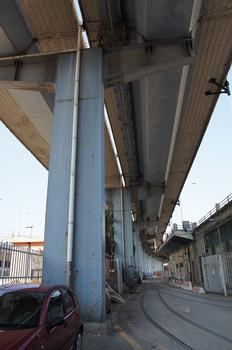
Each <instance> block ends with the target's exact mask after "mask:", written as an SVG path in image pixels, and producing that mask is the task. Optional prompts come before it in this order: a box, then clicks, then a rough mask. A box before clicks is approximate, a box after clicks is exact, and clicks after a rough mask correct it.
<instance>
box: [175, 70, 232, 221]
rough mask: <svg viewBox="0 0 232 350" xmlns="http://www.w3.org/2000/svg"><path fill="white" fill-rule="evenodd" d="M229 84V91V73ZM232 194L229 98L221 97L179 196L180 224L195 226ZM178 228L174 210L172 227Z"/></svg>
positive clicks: (231, 76)
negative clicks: (185, 223) (217, 204)
mask: <svg viewBox="0 0 232 350" xmlns="http://www.w3.org/2000/svg"><path fill="white" fill-rule="evenodd" d="M228 80H229V82H230V84H231V90H232V70H230V73H229V76H228ZM230 193H232V97H231V96H230V97H228V95H226V94H222V95H221V96H220V98H219V100H218V103H217V105H216V108H215V110H214V113H213V115H212V117H211V120H210V123H209V126H208V128H207V131H206V133H205V136H204V138H203V142H202V143H201V146H200V148H199V150H198V153H197V156H196V158H195V161H194V163H193V165H192V168H191V170H190V173H189V176H188V178H187V181H186V183H185V186H184V188H183V190H182V193H181V195H180V203H181V209H182V214H183V215H182V216H183V220H189V221H192V222H196V221H198V220H199V219H201V218H202V217H203V216H204V215H205V214H207V212H208V211H209V210H211V209H212V208H213V206H214V205H215V203H219V202H221V201H222V200H223V199H224V198H225V197H226V196H227V195H229V194H230ZM174 222H176V223H177V224H178V225H181V210H180V207H179V206H177V207H176V209H175V211H174V213H173V216H172V223H174Z"/></svg>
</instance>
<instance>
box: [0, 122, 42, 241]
mask: <svg viewBox="0 0 232 350" xmlns="http://www.w3.org/2000/svg"><path fill="white" fill-rule="evenodd" d="M0 164H1V171H0V198H1V200H0V233H1V234H12V233H13V232H15V235H18V233H19V232H20V231H21V233H22V232H23V233H24V234H26V235H30V231H31V230H30V229H25V226H30V225H33V229H32V230H33V234H34V235H35V236H41V235H43V232H44V217H45V206H46V192H47V178H48V172H47V170H46V169H45V168H44V167H43V166H42V165H41V164H40V163H39V162H38V161H37V160H36V159H35V158H34V157H33V156H32V154H31V153H30V152H29V151H28V150H27V149H26V148H25V147H24V146H23V145H22V144H21V143H20V142H19V141H18V140H17V139H16V138H15V137H14V136H13V134H12V133H11V132H10V131H9V130H8V129H7V128H6V127H5V126H4V125H3V124H2V123H0Z"/></svg>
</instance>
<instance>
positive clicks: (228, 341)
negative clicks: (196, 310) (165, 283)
mask: <svg viewBox="0 0 232 350" xmlns="http://www.w3.org/2000/svg"><path fill="white" fill-rule="evenodd" d="M157 291H158V295H159V298H160V300H161V302H162V303H163V305H164V306H165V307H166V308H167V309H168V310H169V311H170V312H171V313H173V314H174V315H175V316H177V317H179V318H180V319H182V320H184V321H186V322H188V323H190V324H191V325H193V326H194V327H197V328H199V329H200V330H202V331H204V332H207V333H208V334H211V335H213V336H215V337H217V338H220V339H222V340H224V341H226V342H227V343H230V344H232V339H231V338H228V337H226V336H224V335H222V334H220V333H218V332H216V331H213V330H212V329H209V328H208V327H206V326H203V325H201V324H199V323H197V322H195V321H193V320H190V319H189V318H187V317H185V316H183V315H181V314H180V313H179V312H177V311H176V310H174V309H173V308H172V307H171V306H170V305H168V304H167V303H166V301H165V300H164V299H163V297H162V295H161V293H160V288H159V287H157ZM231 348H232V345H231Z"/></svg>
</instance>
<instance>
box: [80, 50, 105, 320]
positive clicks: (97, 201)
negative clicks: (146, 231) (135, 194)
mask: <svg viewBox="0 0 232 350" xmlns="http://www.w3.org/2000/svg"><path fill="white" fill-rule="evenodd" d="M103 99H104V97H103V86H102V53H101V49H88V50H82V54H81V72H80V94H79V117H78V138H77V180H76V208H75V237H74V283H73V288H74V290H75V291H76V292H77V295H78V298H79V301H80V305H81V311H82V317H83V319H84V320H87V321H91V322H101V321H104V320H105V188H104V181H105V167H104V111H103V107H104V105H103Z"/></svg>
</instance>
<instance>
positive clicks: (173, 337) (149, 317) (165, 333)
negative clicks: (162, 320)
mask: <svg viewBox="0 0 232 350" xmlns="http://www.w3.org/2000/svg"><path fill="white" fill-rule="evenodd" d="M144 295H145V293H144V292H143V293H142V297H141V301H140V305H141V309H142V311H143V314H144V316H145V317H146V319H147V320H148V321H150V323H152V324H153V325H154V326H155V327H156V328H157V329H158V330H159V331H160V332H162V333H163V334H164V335H166V336H167V337H168V338H169V339H171V340H172V341H173V342H175V343H176V344H178V345H181V347H182V348H183V349H186V350H194V348H192V347H191V346H190V345H188V344H187V343H185V342H183V341H182V340H181V339H180V338H177V337H176V336H175V335H174V334H172V333H170V332H168V331H167V330H166V329H165V328H164V327H162V326H161V325H160V324H159V323H157V322H156V321H155V320H154V319H153V318H152V317H151V316H150V315H149V313H148V312H147V311H146V309H145V307H144Z"/></svg>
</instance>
